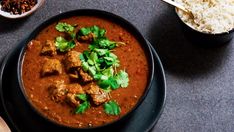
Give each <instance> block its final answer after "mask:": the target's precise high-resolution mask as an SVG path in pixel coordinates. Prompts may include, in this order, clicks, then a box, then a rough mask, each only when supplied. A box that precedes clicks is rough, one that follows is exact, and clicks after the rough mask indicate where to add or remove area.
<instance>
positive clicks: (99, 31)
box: [78, 26, 106, 38]
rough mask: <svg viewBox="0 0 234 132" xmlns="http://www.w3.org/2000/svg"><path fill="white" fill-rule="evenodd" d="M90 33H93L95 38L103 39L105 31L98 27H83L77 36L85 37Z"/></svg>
mask: <svg viewBox="0 0 234 132" xmlns="http://www.w3.org/2000/svg"><path fill="white" fill-rule="evenodd" d="M90 33H93V34H94V35H95V38H99V37H103V36H105V34H106V30H105V29H101V28H99V27H98V26H92V27H83V28H81V29H80V31H79V33H78V34H79V36H78V37H80V36H86V35H88V34H90Z"/></svg>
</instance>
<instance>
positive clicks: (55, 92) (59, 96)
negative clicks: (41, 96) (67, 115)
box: [48, 81, 68, 103]
mask: <svg viewBox="0 0 234 132" xmlns="http://www.w3.org/2000/svg"><path fill="white" fill-rule="evenodd" d="M48 90H49V95H50V97H51V99H52V100H53V101H55V102H57V103H61V102H63V101H64V99H65V98H66V94H67V92H68V89H67V88H66V85H65V84H64V81H56V82H55V84H52V85H50V86H49V88H48Z"/></svg>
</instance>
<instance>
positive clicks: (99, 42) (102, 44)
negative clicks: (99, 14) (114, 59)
mask: <svg viewBox="0 0 234 132" xmlns="http://www.w3.org/2000/svg"><path fill="white" fill-rule="evenodd" d="M91 45H95V47H99V48H102V49H114V48H115V47H116V42H114V41H110V40H108V39H107V38H105V37H102V38H98V39H96V40H94V41H93V43H91Z"/></svg>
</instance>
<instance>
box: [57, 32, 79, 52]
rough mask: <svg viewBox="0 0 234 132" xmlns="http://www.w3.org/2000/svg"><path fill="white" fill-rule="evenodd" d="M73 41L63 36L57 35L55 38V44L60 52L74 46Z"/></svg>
mask: <svg viewBox="0 0 234 132" xmlns="http://www.w3.org/2000/svg"><path fill="white" fill-rule="evenodd" d="M75 45H76V44H75V42H74V41H73V40H71V41H67V40H66V39H64V38H63V37H61V36H59V37H57V38H56V40H55V46H56V48H57V49H58V50H59V51H60V52H66V51H68V50H70V49H72V48H74V47H75Z"/></svg>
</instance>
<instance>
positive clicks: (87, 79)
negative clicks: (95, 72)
mask: <svg viewBox="0 0 234 132" xmlns="http://www.w3.org/2000/svg"><path fill="white" fill-rule="evenodd" d="M79 72H80V76H81V78H82V80H83V81H84V82H85V83H87V82H91V81H93V78H92V77H91V76H90V75H89V74H88V73H86V72H84V71H83V70H82V69H80V70H79Z"/></svg>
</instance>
